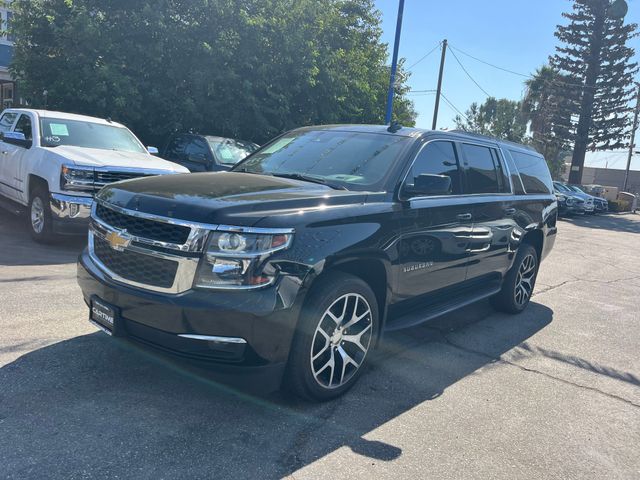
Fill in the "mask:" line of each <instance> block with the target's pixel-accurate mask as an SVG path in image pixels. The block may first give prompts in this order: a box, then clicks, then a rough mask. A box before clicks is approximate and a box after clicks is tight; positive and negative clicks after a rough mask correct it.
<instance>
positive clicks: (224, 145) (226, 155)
mask: <svg viewBox="0 0 640 480" xmlns="http://www.w3.org/2000/svg"><path fill="white" fill-rule="evenodd" d="M207 142H209V145H210V146H211V150H212V151H213V155H214V156H215V157H216V160H217V161H218V162H219V163H222V164H223V165H235V164H236V163H238V162H239V161H240V160H244V159H245V158H247V157H248V156H249V155H251V154H252V153H253V152H255V151H256V150H257V149H258V145H256V144H255V143H250V142H243V141H242V140H233V139H231V138H211V137H207Z"/></svg>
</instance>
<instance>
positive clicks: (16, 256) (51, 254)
mask: <svg viewBox="0 0 640 480" xmlns="http://www.w3.org/2000/svg"><path fill="white" fill-rule="evenodd" d="M86 243H87V238H86V237H85V236H79V235H75V236H62V237H60V239H59V240H57V241H56V242H55V243H54V244H51V245H41V244H39V243H36V242H35V241H33V239H32V238H31V236H30V235H29V232H28V230H27V225H25V219H24V218H23V217H17V216H15V215H13V214H11V213H9V212H7V211H5V210H2V209H0V245H2V247H3V248H2V249H0V265H7V266H21V265H24V266H27V265H61V264H65V263H75V262H76V260H77V259H78V255H79V254H80V252H81V251H82V249H83V248H84V247H85V245H86Z"/></svg>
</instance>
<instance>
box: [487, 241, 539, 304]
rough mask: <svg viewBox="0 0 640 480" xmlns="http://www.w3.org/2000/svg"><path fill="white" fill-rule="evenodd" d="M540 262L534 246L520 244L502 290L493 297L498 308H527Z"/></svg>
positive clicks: (493, 302)
mask: <svg viewBox="0 0 640 480" xmlns="http://www.w3.org/2000/svg"><path fill="white" fill-rule="evenodd" d="M538 262H539V260H538V252H536V249H535V248H533V246H531V245H529V244H526V243H525V244H522V245H520V247H519V248H518V253H517V254H516V258H515V260H514V262H513V266H512V267H511V270H509V273H507V275H506V276H505V278H504V282H503V284H502V290H500V293H498V294H497V295H496V296H494V297H493V298H492V299H491V303H492V304H493V306H494V307H495V308H496V309H497V310H500V311H502V312H507V313H520V312H522V311H523V310H524V309H525V308H527V305H529V301H530V300H531V296H532V295H533V289H534V287H535V284H536V278H537V276H538Z"/></svg>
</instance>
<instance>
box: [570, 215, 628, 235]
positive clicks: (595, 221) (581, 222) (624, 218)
mask: <svg viewBox="0 0 640 480" xmlns="http://www.w3.org/2000/svg"><path fill="white" fill-rule="evenodd" d="M562 220H564V221H565V222H569V223H573V224H574V225H576V226H578V227H588V228H595V229H599V230H612V231H616V232H626V233H640V215H637V214H633V213H625V214H607V215H581V216H577V217H563V218H562Z"/></svg>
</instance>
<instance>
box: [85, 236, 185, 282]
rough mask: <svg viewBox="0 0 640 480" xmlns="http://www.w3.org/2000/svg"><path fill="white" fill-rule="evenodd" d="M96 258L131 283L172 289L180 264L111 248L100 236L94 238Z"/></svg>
mask: <svg viewBox="0 0 640 480" xmlns="http://www.w3.org/2000/svg"><path fill="white" fill-rule="evenodd" d="M93 252H94V254H95V256H96V257H97V258H98V259H99V260H100V261H101V262H102V264H103V265H104V266H105V267H107V268H108V269H109V270H110V271H111V272H113V273H115V274H117V275H118V276H120V277H121V278H123V279H126V280H128V281H131V282H136V283H144V284H147V285H150V286H154V287H160V288H171V287H172V286H173V281H174V279H175V277H176V273H177V272H178V262H176V261H174V260H168V259H165V258H158V257H155V256H151V255H144V254H141V253H137V252H133V251H129V250H122V251H117V250H114V249H113V248H111V245H109V242H107V241H106V240H105V239H104V238H102V237H100V236H95V237H94V238H93Z"/></svg>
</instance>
